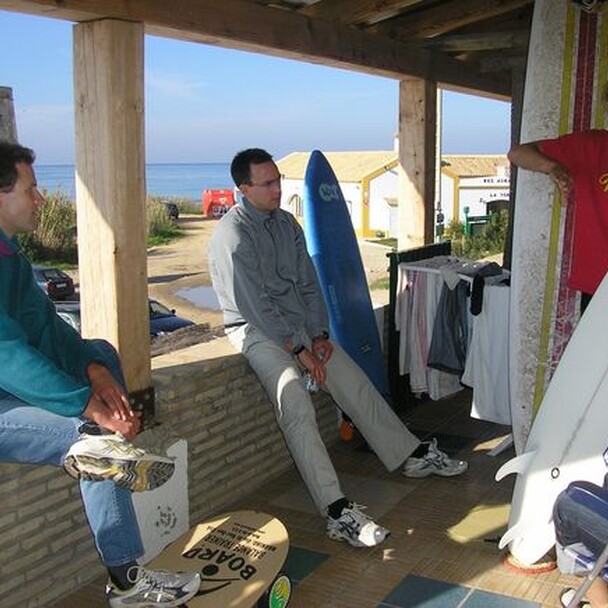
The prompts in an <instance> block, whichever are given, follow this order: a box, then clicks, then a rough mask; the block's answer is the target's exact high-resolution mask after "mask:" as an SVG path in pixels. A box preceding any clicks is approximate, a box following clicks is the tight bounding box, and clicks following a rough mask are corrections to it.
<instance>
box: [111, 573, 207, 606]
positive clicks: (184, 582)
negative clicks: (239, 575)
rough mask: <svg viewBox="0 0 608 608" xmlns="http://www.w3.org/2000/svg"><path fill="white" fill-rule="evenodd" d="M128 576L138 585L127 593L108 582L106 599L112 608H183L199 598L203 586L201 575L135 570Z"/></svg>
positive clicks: (127, 590)
mask: <svg viewBox="0 0 608 608" xmlns="http://www.w3.org/2000/svg"><path fill="white" fill-rule="evenodd" d="M128 576H129V579H130V580H133V582H134V585H133V587H130V588H129V589H126V590H124V591H122V590H121V589H118V588H117V587H115V586H114V585H113V584H112V582H108V584H107V586H106V599H107V600H108V605H109V606H110V608H123V607H128V608H150V607H153V606H167V607H172V606H181V605H182V604H184V603H185V602H187V601H188V600H189V599H191V598H192V597H194V596H195V595H196V593H197V591H198V588H199V587H200V584H201V577H200V574H199V573H198V572H180V573H173V572H165V571H164V570H146V569H145V568H142V567H141V566H139V567H138V566H133V568H131V569H130V570H129V572H128ZM131 577H133V578H132V579H131Z"/></svg>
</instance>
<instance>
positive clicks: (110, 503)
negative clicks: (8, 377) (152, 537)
mask: <svg viewBox="0 0 608 608" xmlns="http://www.w3.org/2000/svg"><path fill="white" fill-rule="evenodd" d="M92 342H93V344H95V346H96V347H97V348H98V349H99V351H100V353H101V357H100V359H102V360H103V362H104V365H105V366H106V367H107V368H108V369H109V370H110V371H111V372H112V375H113V376H114V377H115V378H116V379H117V380H118V381H119V382H120V383H121V384H122V385H123V386H125V380H124V377H123V374H122V370H121V367H120V361H119V358H118V354H117V353H116V351H115V349H114V347H113V346H112V345H111V344H110V343H109V342H106V341H105V340H93V341H92ZM83 422H84V421H83V419H81V418H67V417H65V416H59V415H57V414H53V413H52V412H49V411H47V410H44V409H41V408H38V407H33V406H31V405H28V404H27V403H24V402H23V401H21V400H19V399H17V398H16V397H12V398H7V399H0V461H3V462H19V463H25V464H51V465H54V466H57V467H59V466H61V465H62V464H63V460H64V458H65V455H66V453H67V451H68V450H69V449H70V447H71V446H72V444H73V443H74V442H75V441H76V440H77V439H78V438H79V436H80V430H79V429H80V427H81V426H82V424H83ZM80 494H81V496H82V502H83V505H84V509H85V512H86V515H87V519H88V521H89V526H90V528H91V531H92V533H93V537H94V539H95V545H96V547H97V550H98V551H99V554H100V556H101V561H102V562H103V563H104V565H105V566H120V565H123V564H127V563H129V562H131V561H134V560H136V559H137V558H139V557H141V556H142V555H143V553H144V550H143V546H142V542H141V536H140V533H139V527H138V525H137V519H136V518H135V511H134V509H133V502H132V501H131V492H130V490H127V489H125V488H121V487H120V486H117V485H116V484H115V483H114V482H113V481H81V482H80Z"/></svg>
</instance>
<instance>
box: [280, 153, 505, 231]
mask: <svg viewBox="0 0 608 608" xmlns="http://www.w3.org/2000/svg"><path fill="white" fill-rule="evenodd" d="M324 155H325V157H326V158H327V160H328V161H329V164H330V165H331V167H332V169H333V171H334V173H335V174H336V177H337V178H338V181H339V182H340V187H341V189H342V194H343V195H344V198H345V200H346V204H347V206H348V209H349V212H350V215H351V219H352V222H353V227H354V228H355V232H356V233H357V236H359V237H365V238H369V237H375V236H396V235H397V190H398V177H397V164H398V159H397V153H396V152H395V151H394V150H383V151H370V152H324ZM309 156H310V153H309V152H292V153H291V154H289V155H288V156H286V157H285V158H282V159H281V160H279V161H278V162H277V166H278V168H279V171H280V172H281V174H282V176H283V185H282V187H283V194H282V199H281V206H282V207H283V208H284V209H287V210H288V211H291V212H292V213H293V214H294V215H295V216H296V217H297V218H298V219H300V220H301V218H302V195H303V190H304V174H305V172H306V166H307V164H308V158H309ZM441 164H442V168H441V184H440V189H439V191H440V193H441V196H440V201H438V204H437V205H436V206H437V207H439V206H440V208H441V211H442V212H443V214H444V216H445V224H446V225H447V224H448V223H449V222H450V221H451V220H452V219H453V218H454V217H456V218H458V219H459V220H460V221H464V219H465V217H464V216H465V207H467V208H468V215H469V216H477V215H486V213H487V203H490V202H495V201H498V200H507V201H508V199H509V161H508V160H507V157H506V156H504V155H503V156H497V155H466V156H465V155H449V156H444V157H442V163H441Z"/></svg>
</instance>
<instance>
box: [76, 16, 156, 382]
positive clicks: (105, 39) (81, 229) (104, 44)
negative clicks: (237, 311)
mask: <svg viewBox="0 0 608 608" xmlns="http://www.w3.org/2000/svg"><path fill="white" fill-rule="evenodd" d="M143 52H144V28H143V25H142V24H141V23H132V22H126V21H116V20H101V21H91V22H86V23H80V24H78V25H76V26H74V94H75V113H76V114H75V119H76V120H75V123H76V201H77V210H78V256H79V269H80V290H81V295H80V298H81V309H82V328H83V335H85V336H88V337H100V338H106V339H107V340H109V341H110V342H111V343H112V344H114V346H116V348H117V349H118V351H119V353H120V356H121V360H122V363H123V369H124V372H125V377H126V379H127V384H128V386H129V390H130V391H142V390H144V389H147V388H148V387H150V385H151V373H150V334H149V317H148V301H147V297H148V288H147V267H146V238H147V235H146V229H147V228H146V226H147V223H146V186H145V142H144V62H143Z"/></svg>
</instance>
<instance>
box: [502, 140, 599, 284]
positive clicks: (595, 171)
mask: <svg viewBox="0 0 608 608" xmlns="http://www.w3.org/2000/svg"><path fill="white" fill-rule="evenodd" d="M508 156H509V160H510V161H511V162H512V163H513V164H515V165H517V166H518V167H521V168H522V169H529V170H531V171H538V172H541V173H546V174H547V175H548V176H549V177H550V178H551V180H552V181H553V182H554V183H555V185H556V186H557V187H558V188H559V189H560V191H561V193H562V198H563V201H564V203H565V204H573V205H574V206H575V207H574V228H573V230H574V232H573V252H572V253H573V255H572V267H571V271H570V277H569V279H568V286H569V287H570V288H571V289H575V290H578V291H581V292H583V293H584V294H589V295H592V294H593V293H594V292H595V290H596V289H597V287H598V285H599V284H600V282H601V280H602V279H603V277H604V275H605V274H606V271H608V131H606V130H589V131H581V132H578V133H571V134H568V135H563V136H561V137H558V138H556V139H546V140H542V141H536V142H530V143H526V144H520V145H518V146H515V147H514V148H512V149H511V151H510V152H509V155H508Z"/></svg>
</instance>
